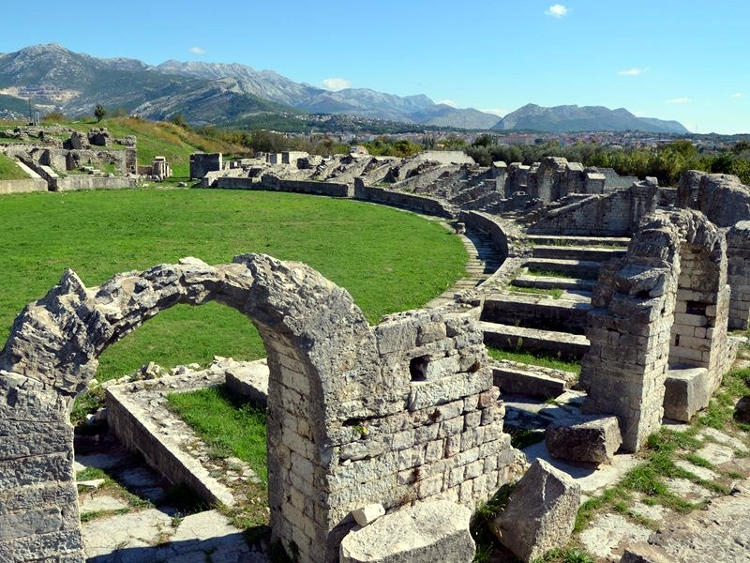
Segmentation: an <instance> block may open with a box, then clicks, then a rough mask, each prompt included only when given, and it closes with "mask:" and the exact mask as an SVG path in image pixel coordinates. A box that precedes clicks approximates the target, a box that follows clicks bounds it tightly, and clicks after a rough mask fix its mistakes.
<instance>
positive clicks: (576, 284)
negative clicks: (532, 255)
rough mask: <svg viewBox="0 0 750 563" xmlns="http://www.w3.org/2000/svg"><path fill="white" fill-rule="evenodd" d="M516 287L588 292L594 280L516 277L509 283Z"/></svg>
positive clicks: (592, 286) (593, 284)
mask: <svg viewBox="0 0 750 563" xmlns="http://www.w3.org/2000/svg"><path fill="white" fill-rule="evenodd" d="M510 283H511V284H512V285H514V286H516V287H530V288H535V289H573V290H579V291H588V292H590V291H591V290H593V289H594V286H595V285H596V282H595V281H594V280H583V279H578V278H552V277H549V278H548V277H542V276H518V277H517V278H516V279H514V280H513V281H511V282H510Z"/></svg>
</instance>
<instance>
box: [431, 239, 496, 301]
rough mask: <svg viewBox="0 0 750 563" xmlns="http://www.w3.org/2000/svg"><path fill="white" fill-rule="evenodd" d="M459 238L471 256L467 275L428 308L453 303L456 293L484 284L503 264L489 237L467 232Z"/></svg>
mask: <svg viewBox="0 0 750 563" xmlns="http://www.w3.org/2000/svg"><path fill="white" fill-rule="evenodd" d="M459 236H460V237H461V241H462V242H463V245H464V248H465V249H466V252H467V253H468V254H469V260H468V262H467V263H466V273H467V275H466V276H465V277H463V278H461V279H460V280H458V281H457V282H456V283H455V284H454V285H453V286H452V287H450V288H448V289H447V290H445V291H444V292H443V293H442V294H440V295H438V296H437V297H436V298H435V299H433V300H432V301H430V302H429V303H427V305H426V307H433V308H434V307H440V306H442V305H446V304H448V303H453V302H454V299H453V296H454V295H455V294H456V293H458V292H460V291H464V290H467V289H473V288H475V287H477V286H478V285H480V284H482V283H483V282H485V281H486V280H487V279H488V278H489V277H490V276H491V275H492V274H494V273H495V272H496V271H497V269H498V268H499V267H500V264H501V263H502V260H503V258H502V256H501V255H500V253H499V252H498V250H497V249H496V248H495V246H494V245H493V244H492V240H491V239H490V237H489V236H487V235H484V234H482V233H478V232H474V231H467V232H466V233H464V234H462V235H459Z"/></svg>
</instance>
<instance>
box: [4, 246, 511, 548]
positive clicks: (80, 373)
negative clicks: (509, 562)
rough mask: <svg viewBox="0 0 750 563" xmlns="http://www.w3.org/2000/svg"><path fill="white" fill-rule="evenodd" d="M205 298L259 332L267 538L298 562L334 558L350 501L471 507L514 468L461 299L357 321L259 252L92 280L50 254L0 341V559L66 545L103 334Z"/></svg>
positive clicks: (116, 333)
mask: <svg viewBox="0 0 750 563" xmlns="http://www.w3.org/2000/svg"><path fill="white" fill-rule="evenodd" d="M208 300H218V301H220V302H222V303H224V304H226V305H229V306H231V307H234V308H236V309H238V310H240V311H242V312H244V313H245V314H246V315H247V316H248V317H249V318H250V319H251V320H252V321H253V322H254V324H255V325H256V326H257V327H258V330H259V333H260V335H261V337H262V339H263V342H264V345H265V347H266V351H267V353H268V367H269V372H270V373H269V388H268V409H269V413H268V421H267V428H268V466H269V472H268V473H269V487H268V490H269V499H268V501H269V507H270V511H271V512H270V519H271V530H272V539H274V540H278V541H280V542H281V544H282V545H283V547H284V548H285V549H286V550H287V551H288V552H290V553H296V554H298V557H299V560H300V561H334V560H336V557H337V555H338V545H339V543H340V540H341V538H342V537H343V536H344V535H345V534H346V533H347V532H348V531H349V530H350V529H351V528H352V527H353V525H354V521H353V518H352V516H351V514H350V513H351V511H352V510H354V509H356V508H360V507H362V506H363V505H365V504H370V503H375V502H379V503H382V504H383V505H384V506H385V508H386V509H387V510H394V509H396V508H398V507H400V506H402V505H404V504H406V503H409V502H411V501H414V500H418V499H433V498H445V499H450V500H454V501H456V502H459V503H461V504H464V505H466V506H469V507H472V508H473V507H475V506H476V505H477V503H479V502H482V501H484V500H486V499H488V498H489V497H490V496H491V495H492V494H493V493H494V491H495V490H497V488H498V487H499V486H501V485H503V484H505V483H507V482H508V481H510V480H512V479H513V478H514V477H515V476H517V473H518V472H519V471H521V470H522V464H523V462H522V461H521V460H520V459H519V458H518V457H517V452H516V451H515V450H514V449H512V448H511V446H510V437H509V436H508V435H507V434H505V433H504V432H503V421H502V419H503V406H502V404H501V403H499V402H498V395H499V392H498V390H497V388H495V387H493V382H492V374H491V372H490V370H489V368H488V366H487V365H486V361H487V357H486V351H485V348H484V345H483V342H482V341H483V336H482V331H481V329H480V326H479V323H478V322H477V321H476V320H475V319H474V314H473V313H474V311H473V310H470V311H469V312H467V313H463V314H461V313H450V314H449V313H447V312H441V311H419V312H411V313H404V314H400V315H395V316H392V317H390V318H388V319H386V320H385V321H384V322H383V323H381V324H380V325H378V326H377V327H375V328H374V329H373V328H371V327H370V326H369V325H368V324H367V321H366V320H365V318H364V316H363V315H362V313H361V311H360V310H359V309H358V308H357V307H356V305H354V303H353V302H352V300H351V297H350V296H349V294H348V293H347V292H346V291H344V290H342V289H340V288H338V287H337V286H335V285H334V284H332V283H331V282H329V281H328V280H325V279H324V278H322V276H320V275H319V274H318V273H317V272H315V271H314V270H311V269H310V268H308V267H306V266H304V265H302V264H297V263H284V262H279V261H277V260H274V259H273V258H270V257H268V256H263V255H245V256H241V257H237V258H236V259H235V263H233V264H228V265H221V266H216V267H212V266H208V265H207V264H205V263H203V262H201V261H200V260H197V259H194V258H188V259H184V260H182V261H180V263H179V264H174V265H171V264H162V265H159V266H156V267H154V268H152V269H150V270H147V271H145V272H127V273H124V274H120V275H118V276H115V277H114V278H112V279H111V280H109V281H108V282H106V283H104V284H103V285H102V286H99V287H94V288H86V287H85V286H84V285H83V283H82V282H81V281H80V279H79V278H78V277H77V276H76V275H75V274H74V273H73V272H70V271H68V272H66V274H65V275H64V276H63V278H62V279H61V281H60V283H59V284H58V285H57V286H55V287H54V288H53V289H52V290H51V291H50V292H49V293H48V295H47V296H46V297H45V298H43V299H42V300H40V301H38V302H36V303H32V304H30V305H29V306H28V307H27V308H26V309H25V310H24V311H23V312H22V313H21V314H20V315H19V316H18V318H17V319H16V321H15V323H14V326H13V329H12V331H11V335H10V337H9V338H8V342H7V343H6V346H5V348H4V350H3V353H2V354H0V370H3V371H1V372H0V427H1V428H2V429H3V433H2V434H0V435H4V436H8V435H10V436H11V439H10V441H8V444H9V445H8V447H7V448H3V449H2V453H3V456H4V457H3V458H0V476H1V477H0V485H2V492H0V498H2V499H6V502H3V504H2V505H0V523H2V524H3V527H2V528H0V530H2V533H1V534H0V555H7V557H5V559H9V560H14V559H16V560H17V559H32V558H43V557H49V558H59V559H62V560H80V559H81V556H82V554H81V539H80V532H79V528H78V522H77V520H78V512H77V505H76V491H75V484H74V478H73V465H72V464H73V450H72V447H73V442H72V429H71V426H70V423H69V422H68V409H69V408H70V405H71V404H72V400H73V398H74V397H75V396H76V394H78V393H79V392H80V391H81V390H82V389H84V388H85V387H86V384H87V382H88V381H89V380H90V379H91V377H93V375H94V373H95V372H96V367H97V365H98V357H99V355H100V354H101V353H102V352H103V350H104V349H106V347H107V346H109V345H110V344H111V343H113V342H115V341H116V340H118V339H119V338H121V337H122V336H124V335H125V334H128V333H129V332H131V331H132V330H134V329H135V328H136V327H138V326H139V325H140V324H141V323H142V322H144V321H145V320H146V319H148V318H150V317H152V316H154V315H155V314H157V313H158V312H159V311H160V310H162V309H165V308H168V307H171V306H172V305H175V304H177V303H187V304H193V305H198V304H202V303H204V302H206V301H208ZM19 554H20V555H19Z"/></svg>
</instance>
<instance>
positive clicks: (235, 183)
mask: <svg viewBox="0 0 750 563" xmlns="http://www.w3.org/2000/svg"><path fill="white" fill-rule="evenodd" d="M213 185H214V186H215V187H217V188H230V189H240V190H269V191H277V192H295V193H302V194H314V195H325V196H331V197H352V195H353V192H354V190H353V188H352V187H351V186H349V185H347V184H337V183H334V182H314V181H312V180H282V179H280V178H276V177H275V176H271V175H269V174H265V175H264V176H263V177H262V178H261V180H260V181H258V180H255V179H254V178H239V177H231V176H219V177H218V178H216V181H215V182H214V184H213Z"/></svg>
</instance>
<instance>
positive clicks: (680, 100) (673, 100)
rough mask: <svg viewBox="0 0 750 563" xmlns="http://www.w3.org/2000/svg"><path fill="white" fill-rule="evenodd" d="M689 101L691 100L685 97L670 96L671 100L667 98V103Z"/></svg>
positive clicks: (684, 102) (685, 102) (687, 102)
mask: <svg viewBox="0 0 750 563" xmlns="http://www.w3.org/2000/svg"><path fill="white" fill-rule="evenodd" d="M690 102H692V100H691V99H690V98H685V97H680V98H672V99H671V100H667V103H668V104H689V103H690Z"/></svg>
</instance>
